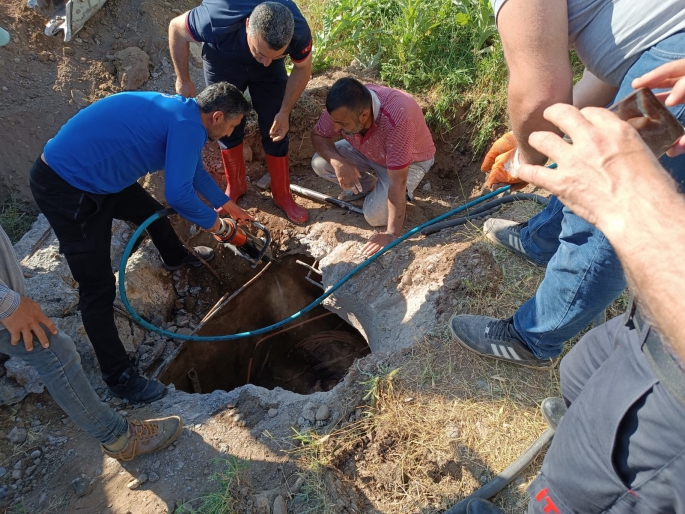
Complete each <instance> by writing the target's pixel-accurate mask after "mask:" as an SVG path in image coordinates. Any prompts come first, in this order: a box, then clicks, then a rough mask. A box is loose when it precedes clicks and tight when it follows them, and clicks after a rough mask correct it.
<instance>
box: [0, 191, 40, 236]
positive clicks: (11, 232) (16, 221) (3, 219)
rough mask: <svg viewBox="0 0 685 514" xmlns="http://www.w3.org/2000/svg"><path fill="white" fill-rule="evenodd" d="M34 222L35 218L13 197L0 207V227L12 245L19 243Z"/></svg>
mask: <svg viewBox="0 0 685 514" xmlns="http://www.w3.org/2000/svg"><path fill="white" fill-rule="evenodd" d="M35 221H36V216H34V215H33V214H29V211H28V206H27V205H26V204H25V203H23V202H21V201H19V200H17V199H16V198H15V197H14V196H12V198H11V199H10V200H9V201H8V202H5V203H3V204H2V206H1V207H0V225H2V228H3V229H4V231H5V232H6V233H7V235H8V236H9V238H10V241H12V244H14V243H16V242H17V241H19V240H20V239H21V238H22V236H23V235H24V234H26V232H28V231H29V230H31V226H33V223H34V222H35Z"/></svg>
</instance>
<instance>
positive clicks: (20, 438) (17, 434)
mask: <svg viewBox="0 0 685 514" xmlns="http://www.w3.org/2000/svg"><path fill="white" fill-rule="evenodd" d="M27 437H28V433H27V432H26V429H25V428H19V427H14V428H13V429H12V430H10V433H9V434H7V439H9V442H10V443H12V444H21V443H23V442H24V441H26V438H27Z"/></svg>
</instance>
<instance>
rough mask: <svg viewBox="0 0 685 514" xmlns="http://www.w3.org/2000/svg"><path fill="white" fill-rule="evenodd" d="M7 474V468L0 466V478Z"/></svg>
mask: <svg viewBox="0 0 685 514" xmlns="http://www.w3.org/2000/svg"><path fill="white" fill-rule="evenodd" d="M6 474H7V468H3V467H1V466H0V478H2V477H4V476H5V475H6Z"/></svg>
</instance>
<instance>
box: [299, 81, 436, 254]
mask: <svg viewBox="0 0 685 514" xmlns="http://www.w3.org/2000/svg"><path fill="white" fill-rule="evenodd" d="M311 136H312V143H313V144H314V149H315V150H316V152H317V153H316V154H314V157H313V158H312V168H314V171H315V172H316V174H317V175H318V176H319V177H322V178H325V179H326V180H329V181H331V182H335V183H337V184H340V187H341V188H342V189H343V193H342V194H341V195H340V196H339V197H338V198H340V199H341V200H345V201H350V200H355V199H358V198H362V197H366V198H364V217H365V218H366V221H367V222H368V223H369V224H370V225H372V226H374V227H379V226H382V225H387V229H386V231H385V232H383V233H381V234H376V235H374V236H373V237H372V238H371V239H369V241H368V242H367V243H366V245H364V248H363V249H362V253H363V254H364V255H372V254H374V253H376V252H377V251H378V250H380V249H381V248H383V247H384V246H386V245H388V244H389V243H391V242H392V241H394V240H395V239H397V238H398V237H399V236H400V235H401V234H402V226H403V225H404V215H405V211H406V207H407V199H409V200H412V199H413V194H414V190H415V189H416V187H417V186H418V185H419V182H421V179H422V178H423V176H424V175H425V174H426V172H428V170H429V169H430V167H431V166H432V165H433V161H434V159H433V156H434V155H435V145H434V144H433V139H432V137H431V134H430V131H429V130H428V126H427V125H426V120H425V119H424V117H423V112H422V111H421V107H419V105H418V104H417V103H416V100H414V99H413V98H412V97H411V96H410V95H409V94H407V93H405V92H404V91H400V90H398V89H392V88H388V87H382V86H375V85H372V84H367V85H364V84H362V83H361V82H359V81H358V80H355V79H353V78H351V77H345V78H342V79H340V80H338V81H337V82H336V83H335V84H333V87H331V89H330V91H329V92H328V96H327V97H326V109H325V110H324V111H323V112H322V113H321V117H320V118H319V121H318V122H317V124H316V126H315V127H314V128H313V129H312V131H311ZM335 136H342V138H343V139H341V140H340V141H338V142H335V143H334V142H333V137H335ZM371 173H375V175H376V176H375V177H374V176H373V175H372V174H371Z"/></svg>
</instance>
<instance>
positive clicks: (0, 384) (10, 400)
mask: <svg viewBox="0 0 685 514" xmlns="http://www.w3.org/2000/svg"><path fill="white" fill-rule="evenodd" d="M3 369H4V368H3ZM27 394H28V393H27V392H26V389H24V388H23V387H21V386H20V385H19V384H17V383H16V382H15V381H14V380H12V379H11V378H8V377H2V378H0V405H14V404H15V403H18V402H20V401H22V400H23V399H24V398H26V395H27Z"/></svg>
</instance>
